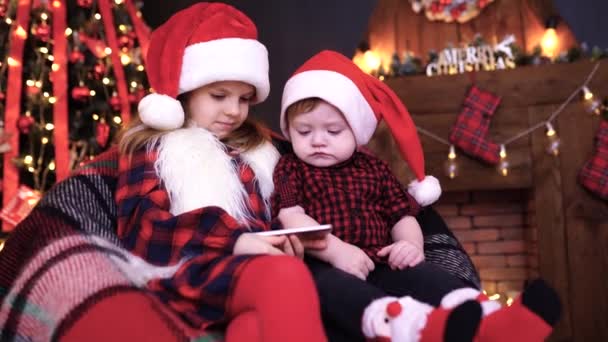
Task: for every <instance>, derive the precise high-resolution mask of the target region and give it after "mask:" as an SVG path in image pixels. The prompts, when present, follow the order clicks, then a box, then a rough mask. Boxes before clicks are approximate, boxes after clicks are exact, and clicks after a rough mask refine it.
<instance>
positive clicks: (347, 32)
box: [142, 0, 376, 131]
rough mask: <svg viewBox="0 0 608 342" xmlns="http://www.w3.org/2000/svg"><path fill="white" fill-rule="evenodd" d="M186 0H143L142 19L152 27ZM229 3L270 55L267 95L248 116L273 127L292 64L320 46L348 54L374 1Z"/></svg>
mask: <svg viewBox="0 0 608 342" xmlns="http://www.w3.org/2000/svg"><path fill="white" fill-rule="evenodd" d="M196 2H197V1H192V0H177V1H171V2H170V1H160V0H146V1H145V6H144V8H143V10H142V12H143V15H144V19H145V20H146V22H147V23H148V24H149V25H150V26H152V27H157V26H158V25H160V24H161V23H162V22H164V21H166V20H167V19H168V17H169V16H170V15H171V14H172V13H175V12H176V11H178V10H180V9H183V8H186V7H188V6H189V5H190V4H193V3H196ZM221 2H225V3H229V4H231V5H233V6H235V7H237V8H238V9H240V10H241V11H243V12H244V13H246V14H247V15H248V16H249V17H251V19H252V20H253V21H254V22H255V23H256V25H257V26H258V31H259V37H260V41H261V42H262V43H263V44H264V45H266V47H267V48H268V51H269V58H270V86H271V91H270V96H269V98H268V100H267V101H266V102H264V103H262V104H260V105H257V106H255V107H254V108H253V115H255V116H256V117H259V118H261V119H262V120H263V121H264V122H266V123H267V124H268V125H269V126H270V127H272V128H273V129H275V130H277V131H278V129H279V123H278V117H279V110H280V106H281V92H282V90H283V89H282V88H283V85H284V84H285V82H286V80H287V79H288V78H289V76H290V75H291V74H292V73H293V72H294V71H295V69H296V68H297V67H298V66H299V65H300V64H301V63H303V62H304V61H305V60H306V59H308V58H309V57H311V56H312V55H314V54H315V53H317V52H318V51H320V50H322V49H333V50H337V51H339V52H342V53H343V54H345V55H347V56H352V55H353V53H354V52H355V49H356V47H357V45H358V43H359V41H360V40H361V39H362V37H363V36H364V34H365V31H366V30H367V23H368V19H369V17H370V15H371V12H372V10H373V9H374V7H375V5H376V0H356V1H353V0H325V1H323V0H298V1H292V0H257V1H251V0H240V1H238V0H236V1H221Z"/></svg>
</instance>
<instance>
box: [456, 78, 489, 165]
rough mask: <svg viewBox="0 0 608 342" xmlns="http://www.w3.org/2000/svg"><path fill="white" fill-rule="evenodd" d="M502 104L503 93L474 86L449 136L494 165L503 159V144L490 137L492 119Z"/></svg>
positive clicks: (471, 154) (467, 151)
mask: <svg viewBox="0 0 608 342" xmlns="http://www.w3.org/2000/svg"><path fill="white" fill-rule="evenodd" d="M499 104H500V97H498V96H496V95H494V94H492V93H490V92H487V91H483V90H480V89H479V88H477V87H476V86H474V85H473V86H472V87H471V89H470V90H469V92H468V94H467V96H466V98H465V99H464V105H463V108H462V110H461V112H460V114H459V115H458V118H457V119H456V123H455V124H454V126H453V127H452V130H451V131H450V137H449V140H450V142H451V143H452V144H454V145H456V146H458V147H459V148H460V149H462V150H463V151H464V153H466V154H468V155H469V156H471V157H475V158H478V159H480V160H482V161H484V162H486V163H488V164H490V165H496V164H498V162H499V161H500V157H499V152H500V146H499V145H498V144H497V143H495V142H493V141H490V140H489V139H488V137H487V135H488V129H489V127H490V120H491V119H492V115H493V114H494V112H495V111H496V107H498V105H499Z"/></svg>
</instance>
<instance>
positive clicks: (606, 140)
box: [579, 120, 608, 200]
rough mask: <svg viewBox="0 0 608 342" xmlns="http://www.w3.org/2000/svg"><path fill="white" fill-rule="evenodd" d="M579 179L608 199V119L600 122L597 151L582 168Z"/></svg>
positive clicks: (601, 196)
mask: <svg viewBox="0 0 608 342" xmlns="http://www.w3.org/2000/svg"><path fill="white" fill-rule="evenodd" d="M579 181H580V182H581V184H582V185H583V186H584V187H585V188H586V189H587V190H589V191H590V192H591V193H593V194H595V195H597V196H598V197H599V198H601V199H603V200H608V120H603V121H602V122H600V128H599V129H598V131H597V135H596V147H595V151H594V153H593V155H592V156H591V158H590V159H589V160H588V161H587V162H586V163H585V165H584V166H583V168H582V169H581V171H580V173H579Z"/></svg>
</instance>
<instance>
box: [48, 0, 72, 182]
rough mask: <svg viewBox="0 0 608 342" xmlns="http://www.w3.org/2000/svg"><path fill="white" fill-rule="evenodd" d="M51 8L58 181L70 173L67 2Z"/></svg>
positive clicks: (60, 2) (56, 2)
mask: <svg viewBox="0 0 608 342" xmlns="http://www.w3.org/2000/svg"><path fill="white" fill-rule="evenodd" d="M52 4H53V5H52V9H53V40H54V45H53V56H54V57H55V61H54V63H55V64H56V65H57V66H58V68H57V69H56V70H52V69H51V78H52V80H53V96H55V98H56V99H57V102H56V103H55V104H54V105H53V123H54V125H55V128H54V129H53V142H54V144H55V165H57V168H56V171H55V174H56V178H57V182H60V181H62V180H64V179H65V178H66V177H67V176H69V174H70V147H69V133H68V126H69V120H68V118H69V115H68V101H69V97H68V96H67V94H68V59H67V53H68V40H67V39H65V29H66V27H67V24H66V21H67V19H66V16H67V9H66V2H65V1H52Z"/></svg>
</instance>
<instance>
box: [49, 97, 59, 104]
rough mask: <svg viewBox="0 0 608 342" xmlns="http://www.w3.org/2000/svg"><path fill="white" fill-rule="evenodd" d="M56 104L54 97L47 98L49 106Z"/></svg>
mask: <svg viewBox="0 0 608 342" xmlns="http://www.w3.org/2000/svg"><path fill="white" fill-rule="evenodd" d="M56 102H57V98H56V97H55V96H51V97H49V103H50V104H55V103H56Z"/></svg>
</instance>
